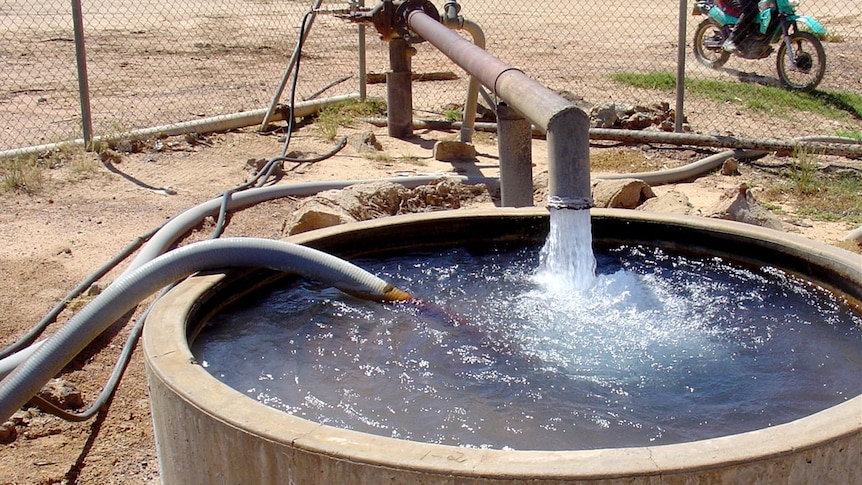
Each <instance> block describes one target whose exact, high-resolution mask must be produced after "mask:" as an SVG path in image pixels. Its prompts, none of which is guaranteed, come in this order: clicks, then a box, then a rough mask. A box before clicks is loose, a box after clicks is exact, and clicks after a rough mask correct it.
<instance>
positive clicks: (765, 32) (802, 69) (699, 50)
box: [692, 0, 826, 91]
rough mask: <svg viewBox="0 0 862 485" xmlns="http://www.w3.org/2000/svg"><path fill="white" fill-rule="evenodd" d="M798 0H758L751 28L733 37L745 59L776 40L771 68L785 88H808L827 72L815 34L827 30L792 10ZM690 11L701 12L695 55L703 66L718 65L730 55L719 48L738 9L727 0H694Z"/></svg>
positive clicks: (763, 52)
mask: <svg viewBox="0 0 862 485" xmlns="http://www.w3.org/2000/svg"><path fill="white" fill-rule="evenodd" d="M798 5H799V0H762V1H760V2H759V3H758V11H759V15H758V16H757V17H756V18H755V26H754V28H753V29H752V30H753V32H752V33H751V34H749V35H748V36H747V37H746V38H744V39H741V40H739V41H738V42H737V46H738V47H737V50H736V52H735V53H734V54H735V55H737V56H740V57H742V58H745V59H766V58H767V57H769V56H770V55H771V54H772V53H773V51H774V48H773V47H772V45H773V44H778V53H777V58H776V68H777V70H778V78H779V79H780V80H781V83H782V84H783V85H784V86H786V87H787V88H789V89H792V90H798V91H811V90H812V89H814V88H816V87H817V85H818V84H820V81H821V80H822V79H823V75H824V74H825V73H826V51H825V50H824V49H823V44H822V43H821V42H820V38H819V37H818V36H822V35H824V34H825V33H826V28H825V27H823V25H822V24H820V22H818V21H817V20H816V19H814V18H813V17H809V16H805V15H797V14H796V7H797V6H798ZM692 14H694V15H706V17H707V18H706V19H705V20H703V21H702V22H701V23H700V24H699V25H698V26H697V29H696V30H695V32H694V56H695V58H696V59H697V60H698V62H700V63H701V64H703V65H704V66H706V67H709V68H713V69H718V68H719V67H721V66H723V65H724V63H726V62H727V60H728V59H729V58H730V54H731V53H730V52H727V51H726V50H724V49H723V48H722V45H723V44H724V42H725V40H727V38H728V36H729V35H730V33H731V32H732V31H733V29H734V27H735V26H736V24H737V22H738V21H739V18H740V15H741V14H742V12H741V11H739V10H738V9H736V8H735V7H734V6H733V5H731V4H729V3H728V2H727V1H726V0H697V2H696V3H695V5H694V8H693V9H692Z"/></svg>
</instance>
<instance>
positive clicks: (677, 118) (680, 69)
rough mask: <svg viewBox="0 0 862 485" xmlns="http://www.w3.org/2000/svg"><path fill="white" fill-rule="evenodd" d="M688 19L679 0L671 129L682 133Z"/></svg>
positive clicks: (683, 1) (684, 6)
mask: <svg viewBox="0 0 862 485" xmlns="http://www.w3.org/2000/svg"><path fill="white" fill-rule="evenodd" d="M687 19H688V2H687V0H679V37H678V38H677V41H676V42H677V53H676V107H675V108H674V115H673V129H674V131H675V132H677V133H682V121H683V120H684V119H685V113H684V112H683V111H684V108H683V105H684V104H685V48H686V41H685V38H686V32H685V28H686V20H687Z"/></svg>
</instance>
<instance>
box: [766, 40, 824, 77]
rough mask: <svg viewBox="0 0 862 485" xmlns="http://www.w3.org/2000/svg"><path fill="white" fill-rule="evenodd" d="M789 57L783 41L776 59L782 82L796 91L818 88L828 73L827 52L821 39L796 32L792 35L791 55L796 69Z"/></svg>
mask: <svg viewBox="0 0 862 485" xmlns="http://www.w3.org/2000/svg"><path fill="white" fill-rule="evenodd" d="M787 55H788V51H787V43H786V42H783V41H782V42H781V46H780V47H779V48H778V59H776V68H777V69H778V77H779V79H781V82H782V83H784V85H785V86H787V87H788V88H790V89H792V90H794V91H811V90H812V89H814V88H816V87H817V85H818V84H820V81H821V80H822V79H823V75H824V74H825V73H826V51H824V50H823V44H821V43H820V39H818V38H817V37H816V36H815V35H814V34H811V33H810V32H795V33H793V34H791V35H790V55H792V56H793V60H794V62H795V63H796V68H795V69H794V68H792V67H791V63H790V60H789V58H788V57H787Z"/></svg>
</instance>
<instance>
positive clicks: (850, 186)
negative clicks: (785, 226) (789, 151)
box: [763, 150, 862, 223]
mask: <svg viewBox="0 0 862 485" xmlns="http://www.w3.org/2000/svg"><path fill="white" fill-rule="evenodd" d="M780 175H781V178H779V179H777V180H776V182H775V183H774V184H771V185H769V186H766V187H765V190H764V193H763V195H764V201H765V202H768V201H786V202H787V203H789V204H791V205H793V206H794V207H795V212H796V214H798V215H801V216H806V217H811V218H812V219H818V220H824V221H846V222H851V223H862V172H859V171H857V170H850V169H848V170H840V171H835V172H830V173H827V172H823V171H821V170H819V169H818V156H817V154H814V153H809V152H806V151H804V150H799V151H797V152H796V153H795V154H794V156H793V160H792V161H791V163H790V164H789V166H788V167H787V169H785V170H783V171H782V172H781V174H780Z"/></svg>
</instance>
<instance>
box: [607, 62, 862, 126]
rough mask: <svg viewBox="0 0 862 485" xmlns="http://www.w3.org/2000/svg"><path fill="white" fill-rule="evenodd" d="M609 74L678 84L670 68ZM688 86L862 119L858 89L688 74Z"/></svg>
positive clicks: (718, 95) (639, 84)
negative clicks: (790, 86)
mask: <svg viewBox="0 0 862 485" xmlns="http://www.w3.org/2000/svg"><path fill="white" fill-rule="evenodd" d="M610 77H611V79H612V80H613V81H615V82H617V83H619V84H626V85H629V86H634V87H636V88H642V89H653V90H658V91H665V92H673V91H674V89H675V88H676V77H675V76H674V75H673V74H671V73H668V72H652V73H646V74H639V73H617V74H612V75H611V76H610ZM685 89H686V92H687V93H688V94H692V95H695V96H700V97H704V98H708V99H712V100H714V101H718V102H720V103H726V102H730V103H733V104H737V105H741V106H744V107H746V108H748V109H751V110H755V111H763V112H767V113H770V114H774V115H776V116H781V117H789V116H791V115H792V114H793V113H796V112H799V111H806V112H809V113H813V114H817V115H821V116H824V117H826V118H829V119H843V118H846V117H847V116H848V115H849V116H851V117H853V118H857V119H862V95H860V94H857V93H850V92H839V91H816V90H815V91H812V92H810V93H801V92H797V91H790V90H787V89H782V88H778V87H772V86H761V85H759V84H753V83H739V82H729V81H715V80H703V79H689V78H686V80H685Z"/></svg>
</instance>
